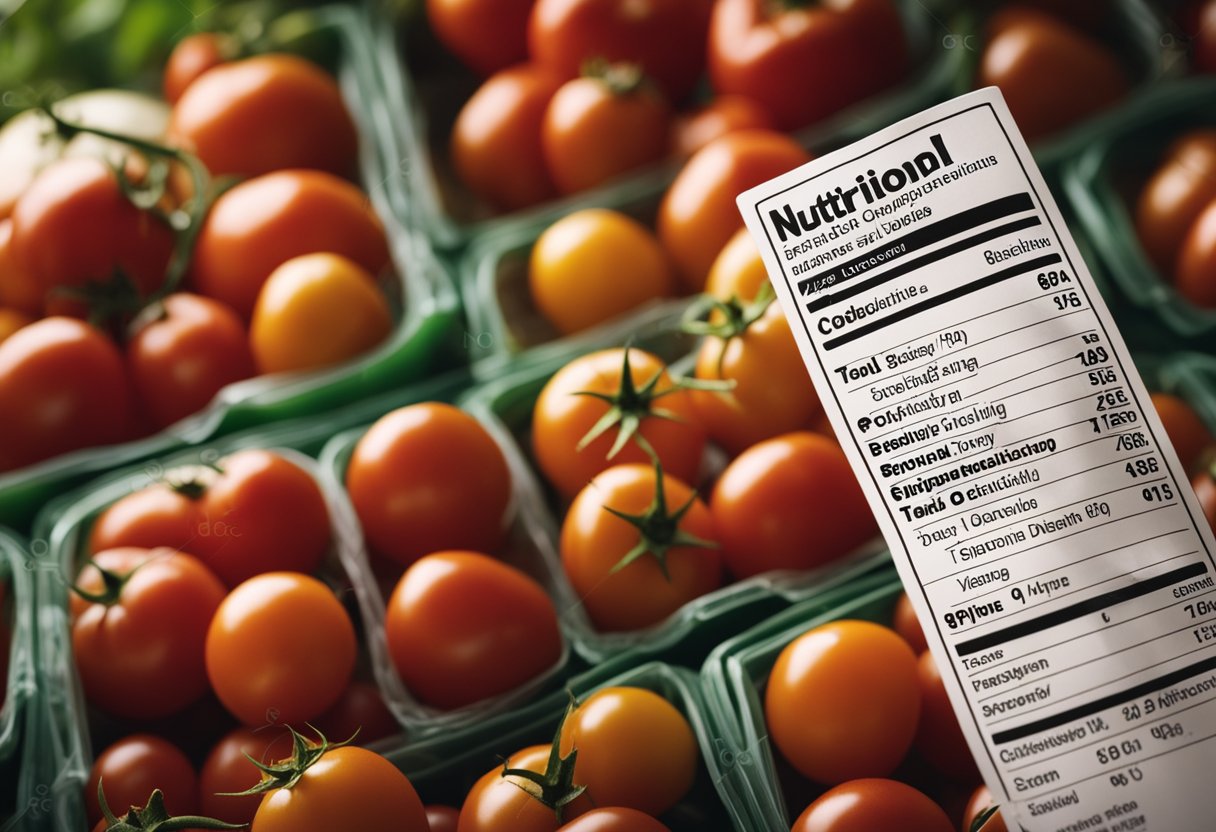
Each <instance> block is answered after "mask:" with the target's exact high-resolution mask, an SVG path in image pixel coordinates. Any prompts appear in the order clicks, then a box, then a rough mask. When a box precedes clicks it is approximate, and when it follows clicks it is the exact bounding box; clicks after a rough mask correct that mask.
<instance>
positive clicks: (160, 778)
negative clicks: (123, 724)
mask: <svg viewBox="0 0 1216 832" xmlns="http://www.w3.org/2000/svg"><path fill="white" fill-rule="evenodd" d="M98 780H100V781H101V783H102V786H103V788H104V789H105V793H106V804H107V805H109V807H110V811H111V812H113V813H114V814H115V815H117V816H119V817H122V816H123V815H125V814H126V813H127V810H128V809H129V808H130V807H132V806H139V807H141V808H142V807H143V806H144V805H145V804H146V803H147V802H148V797H149V796H150V795H151V794H152V792H153V791H154V790H155V789H160V790H161V791H162V792H163V793H164V795H165V808H166V809H167V810H168V812H169V814H171V815H192V814H194V813H195V812H197V811H198V806H199V791H198V789H199V783H198V777H197V776H196V775H195V773H194V766H192V765H190V761H189V760H188V759H186V755H185V754H183V753H182V752H181V750H180V749H179V748H178V747H177V746H175V745H173V744H172V743H170V742H168V741H166V740H163V739H161V738H160V737H154V736H152V735H151V734H132V735H130V736H128V737H124V738H122V739H121V740H119V741H118V742H116V743H114V744H113V745H111V746H110V747H109V748H107V749H106V750H105V751H103V752H102V753H101V754H100V755H98V757H97V759H96V760H94V761H93V767H92V769H90V771H89V782H88V784H87V785H86V786H85V788H84V800H85V805H86V806H87V807H88V810H89V823H90V824H92V823H96V822H97V821H98V820H100V819H101V817H102V813H101V804H100V803H99V802H98V800H97V782H98Z"/></svg>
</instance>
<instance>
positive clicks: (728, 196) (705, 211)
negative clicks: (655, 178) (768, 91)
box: [658, 130, 811, 292]
mask: <svg viewBox="0 0 1216 832" xmlns="http://www.w3.org/2000/svg"><path fill="white" fill-rule="evenodd" d="M810 159H811V157H810V154H808V153H807V152H806V151H805V150H803V149H802V148H801V147H800V146H799V145H798V143H797V142H795V141H794V140H793V139H791V138H790V137H789V136H785V135H783V134H780V133H773V132H770V131H768V130H737V131H735V132H733V133H727V134H726V135H725V136H723V137H722V138H720V139H717V140H715V141H713V142H710V143H709V144H707V145H706V146H705V147H703V148H702V149H701V150H699V151H697V153H696V154H695V155H694V156H693V157H692V158H691V159H689V160H688V162H687V163H686V164H685V165H684V168H683V169H682V170H681V171H680V173H679V174H678V175H677V176H676V178H675V181H674V182H672V183H671V187H669V188H668V189H667V193H666V194H664V196H663V201H662V203H661V204H660V205H659V219H658V230H659V240H660V241H662V243H663V246H664V247H665V248H666V249H667V252H668V253H669V254H670V255H671V257H672V259H673V260H674V261H675V263H676V266H677V267H678V268H679V271H680V273H681V276H682V277H683V279H684V284H685V286H686V288H687V289H688V290H689V291H693V292H699V291H701V290H702V288H703V287H704V286H705V278H706V275H708V274H709V269H710V267H711V266H712V265H713V262H714V259H715V258H717V256H718V252H720V251H721V250H722V247H723V246H725V245H726V243H727V242H728V241H729V240H730V238H731V236H732V235H733V234H734V233H735V232H736V231H737V230H739V229H740V228H742V227H743V217H741V216H740V215H739V209H738V207H737V206H736V205H735V197H737V196H738V195H739V194H741V193H743V192H744V191H746V190H747V189H748V188H752V187H755V186H756V185H759V184H761V183H764V182H767V181H768V180H770V179H772V178H773V177H774V176H777V175H779V174H782V173H785V172H786V171H788V170H792V169H793V168H796V167H798V166H799V165H802V164H804V163H806V162H809V161H810Z"/></svg>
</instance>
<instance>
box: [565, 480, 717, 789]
mask: <svg viewBox="0 0 1216 832" xmlns="http://www.w3.org/2000/svg"><path fill="white" fill-rule="evenodd" d="M657 491H658V481H657V480H656V476H655V469H654V468H653V467H652V466H650V465H640V464H634V465H617V466H615V467H612V468H609V469H608V470H607V471H604V472H602V473H600V474H598V475H597V476H596V477H595V479H593V480H592V481H591V482H590V483H588V485H587V487H586V488H584V489H583V490H582V491H580V492H579V494H578V496H577V497H575V498H574V502H573V503H571V504H570V509H569V510H568V511H567V512H566V519H565V521H564V522H563V523H562V533H561V557H562V568H563V569H565V571H566V576H567V577H568V578H569V579H570V583H571V585H572V586H573V587H574V591H575V592H576V593H578V596H579V599H580V601H581V602H582V604H583V608H584V609H585V610H586V611H587V615H588V616H589V617H590V618H591V622H592V624H594V625H595V627H596V628H597V629H599V630H607V631H617V630H640V629H642V628H644V627H649V626H651V625H654V624H658V623H659V622H661V621H663V620H665V619H666V618H667V617H669V616H670V615H671V614H672V613H674V612H675V611H676V610H678V609H679V608H680V607H682V606H684V604H686V603H688V602H689V601H692V600H693V599H695V598H699V597H700V596H702V595H704V594H706V593H707V592H712V591H713V590H715V589H717V588H718V587H719V586H721V585H722V559H721V557H720V556H719V554H718V551H717V548H716V547H717V540H716V538H717V534H716V532H715V529H714V521H713V517H711V516H710V513H709V509H707V508H706V507H705V504H704V503H702V502H701V500H699V499H697V497H696V495H695V494H694V493H693V491H692V489H691V488H689V487H688V486H687V485H685V484H684V483H683V482H681V481H680V480H678V479H676V478H675V477H673V476H670V475H668V476H665V477H664V478H663V504H662V506H661V507H660V506H659V505H658V503H656V499H657ZM685 506H688V510H687V513H685V514H683V515H682V516H679V519H678V524H676V525H675V526H674V528H673V527H672V524H671V521H670V520H669V519H665V518H675V517H676V516H677V515H678V512H679V510H680V509H682V508H684V507H685ZM617 512H621V513H624V514H627V515H631V516H634V517H637V518H639V519H641V518H646V519H647V520H650V521H651V522H650V523H648V524H647V526H648V528H651V529H654V530H655V531H654V532H653V533H651V534H647V535H646V536H645V538H643V535H642V533H641V532H640V531H639V529H638V527H637V526H636V525H634V524H633V523H632V522H630V521H628V520H625V519H623V518H621V517H620V516H619V515H618V514H617ZM682 535H683V536H689V535H691V537H692V538H693V539H694V540H696V541H700V542H701V545H697V544H696V543H695V542H693V541H687V542H685V541H683V540H681V536H682ZM640 546H645V549H644V553H643V554H642V555H641V556H640V557H637V558H636V559H634V560H632V561H631V562H629V563H628V565H627V566H624V567H622V566H621V564H623V563H625V562H626V558H628V557H632V556H633V555H634V553H635V549H636V548H637V547H640ZM668 547H670V548H668ZM601 805H607V804H601Z"/></svg>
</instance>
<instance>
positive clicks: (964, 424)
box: [740, 90, 1216, 832]
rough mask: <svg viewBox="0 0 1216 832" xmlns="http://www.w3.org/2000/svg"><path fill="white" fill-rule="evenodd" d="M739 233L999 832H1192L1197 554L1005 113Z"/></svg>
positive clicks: (1201, 791) (971, 105) (820, 166)
mask: <svg viewBox="0 0 1216 832" xmlns="http://www.w3.org/2000/svg"><path fill="white" fill-rule="evenodd" d="M740 207H741V210H742V211H743V213H744V217H745V219H746V220H747V222H748V225H749V227H750V229H751V231H752V234H753V235H754V236H755V237H756V239H757V240H758V241H759V242H760V245H761V249H762V251H763V253H764V256H765V260H766V264H767V266H768V270H769V274H770V277H771V278H772V280H773V282H774V285H775V286H776V289H777V295H778V298H779V300H780V302H781V304H782V306H783V308H784V310H785V312H786V314H787V315H788V316H789V317H790V320H791V322H792V324H793V329H794V330H795V333H796V336H797V338H798V341H799V346H800V348H801V350H802V353H803V357H804V359H805V360H806V362H807V365H808V369H809V370H810V372H811V375H812V378H813V379H814V380H815V383H816V386H817V388H818V389H819V392H820V396H821V398H822V399H823V400H824V403H825V407H826V408H827V409H828V411H829V414H830V415H831V416H832V417H833V424H834V426H835V429H836V432H837V435H838V437H839V438H840V440H841V444H842V446H843V447H844V448H845V450H846V452H847V453H848V455H849V457H850V460H851V461H852V463H853V465H854V469H855V470H856V472H857V475H858V479H859V480H860V481H861V482H862V485H863V487H864V488H865V490H866V493H867V496H868V497H869V499H870V503H871V506H872V508H873V510H874V512H875V515H876V516H877V517H878V518H879V522H880V524H881V526H882V529H883V532H884V534H885V536H886V538H887V541H888V543H889V544H890V546H891V548H892V553H893V556H894V558H895V560H896V563H897V565H898V566H899V568H900V573H901V576H902V577H903V580H904V583H905V585H906V586H907V588H908V592H909V595H910V596H911V597H912V600H913V603H914V605H915V606H916V608H917V611H918V613H919V614H920V617H921V620H922V623H923V624H924V628H925V630H926V635H927V636H928V637H929V640H930V644H931V646H932V647H933V649H934V652H935V655H936V657H937V659H938V662H939V664H940V665H941V667H942V672H943V676H944V677H945V678H946V679H947V685H948V688H949V689H950V693H951V697H952V699H953V701H954V704H955V708H956V710H957V711H958V714H959V718H960V722H961V723H962V724H963V727H964V730H965V732H966V733H967V734H968V738H969V740H970V742H971V745H972V750H973V752H974V753H975V754H976V757H977V759H978V760H979V761H980V763H981V768H982V770H983V771H984V774H985V780H986V781H987V782H988V784H989V786H990V787H991V788H992V789H993V790H994V792H996V793H997V795H998V799H1003V800H1004V801H1007V802H1008V805H1007V806H1006V809H1005V816H1006V819H1007V820H1009V819H1013V820H1016V822H1018V823H1020V824H1021V825H1022V827H1023V828H1024V829H1026V830H1028V832H1073V830H1093V831H1094V832H1099V831H1100V830H1105V832H1114V831H1115V830H1155V831H1156V832H1189V830H1200V829H1207V828H1211V826H1210V825H1209V824H1207V823H1206V822H1205V821H1204V819H1205V818H1206V817H1207V816H1208V814H1209V810H1208V808H1207V803H1208V795H1207V792H1206V788H1207V787H1208V783H1209V781H1210V779H1211V775H1212V772H1213V771H1216V578H1214V575H1216V563H1214V561H1213V542H1212V539H1211V534H1210V532H1209V531H1207V529H1206V525H1205V524H1204V521H1203V517H1202V515H1201V514H1200V513H1199V511H1198V507H1197V506H1196V504H1195V502H1194V499H1193V497H1192V495H1191V492H1190V486H1189V483H1188V481H1187V478H1186V477H1185V474H1184V472H1183V471H1182V469H1181V467H1180V466H1179V463H1178V461H1177V459H1176V457H1175V455H1174V453H1173V450H1172V448H1170V446H1169V442H1168V440H1167V439H1166V438H1165V434H1164V432H1163V431H1162V430H1161V427H1160V423H1159V422H1158V421H1157V418H1156V415H1155V412H1154V411H1153V407H1152V404H1151V402H1150V400H1149V398H1148V394H1147V392H1146V391H1145V388H1144V385H1143V383H1142V382H1141V380H1140V377H1139V374H1138V373H1137V371H1136V368H1135V366H1134V365H1133V364H1132V362H1131V359H1130V357H1129V355H1128V353H1127V350H1126V348H1125V347H1124V345H1123V342H1122V340H1121V339H1120V337H1119V334H1118V332H1117V330H1116V329H1115V328H1114V325H1113V323H1112V321H1111V319H1110V316H1109V314H1108V313H1107V311H1106V308H1105V305H1104V304H1103V301H1102V299H1101V297H1100V296H1099V294H1098V293H1097V291H1096V290H1095V287H1094V284H1093V281H1092V279H1091V278H1090V276H1089V274H1088V272H1087V271H1086V269H1085V265H1084V263H1083V262H1082V261H1081V259H1080V257H1079V255H1078V253H1077V250H1076V247H1075V245H1074V244H1073V241H1072V239H1071V238H1070V236H1069V233H1068V230H1067V228H1066V226H1065V225H1064V223H1063V221H1062V219H1061V217H1060V214H1059V211H1058V209H1057V208H1056V206H1055V204H1054V202H1053V201H1052V198H1051V196H1050V194H1049V193H1048V191H1047V188H1046V187H1045V185H1044V183H1043V180H1042V178H1041V176H1040V175H1039V172H1038V170H1037V168H1036V167H1035V165H1034V163H1033V161H1032V160H1031V157H1030V155H1029V153H1028V152H1027V150H1026V148H1025V145H1024V143H1023V141H1022V139H1021V137H1020V135H1019V134H1018V133H1017V130H1016V128H1015V127H1014V126H1013V122H1012V120H1011V119H1010V118H1009V115H1008V111H1007V110H1006V109H1005V107H1004V103H1003V101H1002V100H1001V98H1000V95H999V93H997V92H996V91H995V90H984V91H981V92H978V93H972V94H970V95H967V96H964V97H962V98H960V99H956V100H955V101H952V102H948V103H947V104H943V105H941V106H939V107H937V108H934V109H932V110H929V111H927V112H925V113H922V114H920V115H919V116H916V117H913V118H912V119H908V120H906V121H904V122H902V123H900V124H897V125H895V126H893V127H891V128H888V129H887V130H885V131H882V132H880V133H878V134H876V135H874V136H871V137H870V138H869V139H867V140H865V141H863V142H860V143H858V144H856V145H853V146H851V147H848V148H845V149H844V150H841V151H838V152H836V153H833V154H832V155H830V156H827V157H825V158H823V159H820V160H817V161H816V162H812V163H810V164H809V165H807V166H805V167H803V168H800V169H798V170H796V171H792V172H791V173H789V174H787V175H785V176H783V177H781V178H779V179H777V180H774V181H772V182H769V183H767V184H766V185H763V186H761V187H760V188H757V189H754V190H752V191H749V192H748V193H747V194H744V195H743V196H742V197H740ZM947 661H948V665H947ZM1011 828H1016V827H1014V826H1012V825H1011Z"/></svg>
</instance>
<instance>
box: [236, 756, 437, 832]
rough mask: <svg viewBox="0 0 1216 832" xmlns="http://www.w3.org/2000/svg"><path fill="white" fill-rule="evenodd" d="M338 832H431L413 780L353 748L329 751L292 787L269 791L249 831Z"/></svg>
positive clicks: (385, 763) (379, 760)
mask: <svg viewBox="0 0 1216 832" xmlns="http://www.w3.org/2000/svg"><path fill="white" fill-rule="evenodd" d="M335 829H369V830H370V829H383V830H389V829H391V830H400V832H428V827H427V821H426V812H425V811H424V810H423V808H422V801H421V800H419V799H418V793H417V792H415V791H414V787H413V785H412V784H411V783H410V781H409V778H407V777H406V776H405V775H404V774H402V773H401V771H400V770H398V769H397V767H396V766H394V765H393V764H392V763H390V762H389V761H388V760H386V759H384V758H383V757H381V756H380V755H379V754H376V753H374V752H371V751H368V750H367V749H365V748H355V747H352V746H345V747H342V748H334V749H331V750H329V751H326V752H325V754H324V755H323V756H322V757H321V758H320V759H319V760H317V761H316V762H315V763H313V764H312V765H311V766H309V768H308V769H307V770H306V771H304V773H303V774H302V775H301V777H300V779H299V781H298V782H296V783H295V784H294V785H293V786H291V787H289V788H281V789H275V790H274V791H272V792H268V793H267V794H266V796H265V797H263V798H262V805H261V806H259V807H258V811H257V814H256V815H255V816H254V818H253V825H252V826H251V827H250V832H333V830H335Z"/></svg>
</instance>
